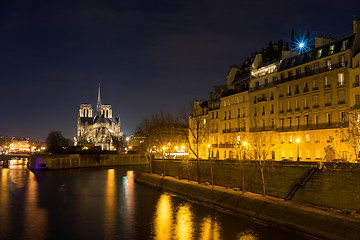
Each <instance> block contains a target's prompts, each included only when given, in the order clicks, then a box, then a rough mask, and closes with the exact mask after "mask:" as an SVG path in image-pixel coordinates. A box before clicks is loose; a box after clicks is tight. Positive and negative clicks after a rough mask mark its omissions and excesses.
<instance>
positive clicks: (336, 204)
mask: <svg viewBox="0 0 360 240" xmlns="http://www.w3.org/2000/svg"><path fill="white" fill-rule="evenodd" d="M164 166H165V175H167V176H173V177H178V178H180V179H190V180H192V181H197V180H198V175H197V163H196V161H191V162H190V164H184V162H182V161H176V160H168V159H165V161H162V160H152V161H151V169H152V172H153V173H157V174H163V171H164ZM313 167H316V170H315V171H314V173H313V174H312V175H309V176H308V178H306V176H307V173H308V172H309V169H311V168H313ZM211 171H212V173H213V177H212V178H211ZM264 176H265V187H266V195H268V196H272V197H277V198H282V199H285V198H286V196H288V193H289V192H290V191H291V189H294V186H296V184H298V188H296V187H295V189H296V191H295V193H294V194H293V196H292V197H291V199H290V200H292V201H297V202H301V203H307V204H312V205H317V206H322V207H327V208H335V209H341V210H344V211H348V212H349V213H353V212H358V213H360V187H359V186H360V165H359V164H343V165H342V166H339V165H338V166H335V165H334V164H330V163H329V164H328V163H326V164H324V165H322V166H321V167H320V166H319V165H318V163H314V162H307V163H306V162H303V163H301V162H300V163H296V162H267V163H266V165H265V167H264ZM200 177H201V182H208V183H209V184H211V182H212V179H213V182H214V185H218V186H223V187H226V188H230V189H242V186H243V181H244V183H245V184H244V186H245V191H249V192H253V193H258V194H261V193H262V180H261V175H260V170H259V167H258V165H257V164H256V163H255V162H253V161H246V162H239V161H233V162H231V161H203V160H202V161H200ZM304 179H305V181H301V180H304Z"/></svg>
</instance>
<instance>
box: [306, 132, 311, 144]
mask: <svg viewBox="0 0 360 240" xmlns="http://www.w3.org/2000/svg"><path fill="white" fill-rule="evenodd" d="M305 142H306V143H309V142H310V134H306V135H305Z"/></svg>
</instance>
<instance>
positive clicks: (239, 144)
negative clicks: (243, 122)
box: [234, 131, 249, 192]
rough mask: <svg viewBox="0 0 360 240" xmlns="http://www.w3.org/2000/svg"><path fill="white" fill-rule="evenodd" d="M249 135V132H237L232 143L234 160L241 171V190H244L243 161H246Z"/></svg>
mask: <svg viewBox="0 0 360 240" xmlns="http://www.w3.org/2000/svg"><path fill="white" fill-rule="evenodd" d="M248 135H249V132H245V131H243V132H240V134H237V135H236V136H235V137H236V142H235V145H234V148H235V151H236V152H237V154H236V155H237V157H236V160H237V162H238V165H240V167H241V172H242V183H241V190H242V191H243V192H245V161H246V152H247V144H248V143H247V137H248Z"/></svg>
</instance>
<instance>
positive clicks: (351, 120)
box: [337, 106, 360, 162]
mask: <svg viewBox="0 0 360 240" xmlns="http://www.w3.org/2000/svg"><path fill="white" fill-rule="evenodd" d="M337 134H338V136H339V137H340V139H341V142H343V143H346V144H347V145H348V147H349V148H350V149H351V151H352V153H353V154H351V155H354V156H353V157H352V159H351V160H352V161H354V162H359V148H360V108H359V107H358V106H354V107H352V108H350V109H349V112H348V113H347V116H345V117H343V118H342V119H341V124H340V128H339V129H338V130H337Z"/></svg>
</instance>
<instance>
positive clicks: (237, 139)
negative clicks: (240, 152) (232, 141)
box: [236, 135, 240, 144]
mask: <svg viewBox="0 0 360 240" xmlns="http://www.w3.org/2000/svg"><path fill="white" fill-rule="evenodd" d="M236 141H237V143H238V144H239V143H240V135H237V136H236Z"/></svg>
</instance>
